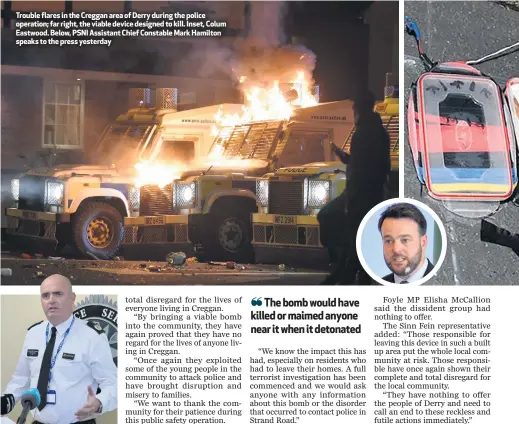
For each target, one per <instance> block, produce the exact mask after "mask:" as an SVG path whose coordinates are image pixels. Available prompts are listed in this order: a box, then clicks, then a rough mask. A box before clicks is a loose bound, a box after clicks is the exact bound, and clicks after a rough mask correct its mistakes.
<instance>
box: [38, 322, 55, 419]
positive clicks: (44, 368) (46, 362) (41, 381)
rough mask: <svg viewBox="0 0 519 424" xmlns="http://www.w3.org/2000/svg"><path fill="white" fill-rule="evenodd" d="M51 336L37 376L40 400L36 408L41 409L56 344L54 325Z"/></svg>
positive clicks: (43, 404) (45, 403)
mask: <svg viewBox="0 0 519 424" xmlns="http://www.w3.org/2000/svg"><path fill="white" fill-rule="evenodd" d="M51 333H52V334H51V336H50V340H49V343H47V347H46V348H45V353H44V354H43V361H42V363H41V369H40V376H39V377H38V391H39V392H40V397H41V402H40V405H39V406H38V409H39V410H40V411H41V410H42V409H43V408H45V405H47V389H48V387H49V376H50V362H51V358H52V352H53V351H54V345H55V344H56V327H52V329H51Z"/></svg>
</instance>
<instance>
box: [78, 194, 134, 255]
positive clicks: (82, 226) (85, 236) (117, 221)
mask: <svg viewBox="0 0 519 424" xmlns="http://www.w3.org/2000/svg"><path fill="white" fill-rule="evenodd" d="M123 235H124V233H123V217H122V216H121V214H120V213H119V211H118V210H117V209H116V208H114V207H113V206H112V205H109V204H107V203H103V202H89V203H87V204H86V205H85V206H84V207H81V208H80V210H79V211H78V212H77V213H76V216H75V217H74V221H73V236H74V242H75V245H76V247H77V248H78V249H79V251H80V252H81V253H82V254H83V255H86V256H89V255H88V254H89V253H90V254H92V255H94V256H96V257H97V258H99V259H111V258H112V257H113V256H115V254H116V253H117V251H118V250H119V248H120V246H121V242H122V238H123Z"/></svg>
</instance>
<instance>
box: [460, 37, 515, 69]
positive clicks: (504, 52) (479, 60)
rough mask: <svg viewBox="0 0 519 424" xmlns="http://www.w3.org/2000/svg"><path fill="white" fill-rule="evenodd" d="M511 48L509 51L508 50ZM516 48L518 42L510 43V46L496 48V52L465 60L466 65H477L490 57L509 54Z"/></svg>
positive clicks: (490, 58) (495, 57)
mask: <svg viewBox="0 0 519 424" xmlns="http://www.w3.org/2000/svg"><path fill="white" fill-rule="evenodd" d="M509 50H511V51H509ZM516 50H519V42H517V43H515V44H512V45H511V46H508V47H505V48H503V49H501V50H498V51H497V52H494V53H491V54H489V55H486V56H484V57H482V58H480V59H477V60H469V61H467V62H466V64H467V65H479V64H480V63H483V62H487V61H489V60H492V59H497V58H498V57H502V56H506V55H509V54H511V53H513V52H515V51H516Z"/></svg>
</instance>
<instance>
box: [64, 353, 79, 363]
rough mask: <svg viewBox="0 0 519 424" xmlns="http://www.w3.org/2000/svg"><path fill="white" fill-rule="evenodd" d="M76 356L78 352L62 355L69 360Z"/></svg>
mask: <svg viewBox="0 0 519 424" xmlns="http://www.w3.org/2000/svg"><path fill="white" fill-rule="evenodd" d="M75 357H76V354H75V353H63V356H62V358H63V359H69V360H71V361H72V360H73V359H74V358H75Z"/></svg>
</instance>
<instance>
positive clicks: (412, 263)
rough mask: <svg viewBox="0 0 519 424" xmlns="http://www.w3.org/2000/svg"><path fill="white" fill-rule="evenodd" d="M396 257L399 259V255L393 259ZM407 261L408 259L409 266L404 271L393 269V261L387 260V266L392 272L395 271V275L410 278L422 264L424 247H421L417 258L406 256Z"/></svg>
mask: <svg viewBox="0 0 519 424" xmlns="http://www.w3.org/2000/svg"><path fill="white" fill-rule="evenodd" d="M395 257H398V255H395V256H393V257H392V258H391V259H394V258H395ZM405 259H407V266H406V267H405V268H404V269H403V270H402V271H398V270H395V269H393V267H392V266H391V260H389V261H388V260H386V265H387V266H388V268H389V269H390V270H391V271H393V273H394V274H395V275H398V276H399V277H407V276H409V275H410V274H412V273H413V272H414V271H416V269H417V268H418V265H420V262H421V260H422V246H420V248H419V250H418V252H417V253H416V255H415V256H413V257H412V258H409V257H407V256H406V257H405Z"/></svg>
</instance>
